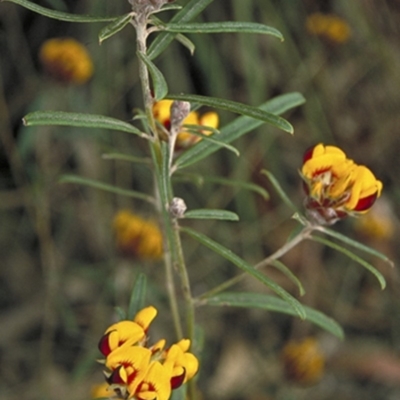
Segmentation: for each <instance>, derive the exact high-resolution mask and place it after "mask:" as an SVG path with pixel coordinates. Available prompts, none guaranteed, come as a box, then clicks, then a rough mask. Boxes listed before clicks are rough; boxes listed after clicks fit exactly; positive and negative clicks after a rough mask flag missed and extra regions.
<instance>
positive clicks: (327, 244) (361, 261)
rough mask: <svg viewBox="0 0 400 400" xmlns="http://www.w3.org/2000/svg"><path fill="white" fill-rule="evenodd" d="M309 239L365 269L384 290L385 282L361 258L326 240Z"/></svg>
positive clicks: (316, 237)
mask: <svg viewBox="0 0 400 400" xmlns="http://www.w3.org/2000/svg"><path fill="white" fill-rule="evenodd" d="M311 239H312V240H313V241H315V242H319V243H322V244H324V245H325V246H328V247H331V248H332V249H334V250H336V251H338V252H340V253H343V254H345V255H346V256H347V257H349V258H351V259H352V260H354V261H356V262H358V263H359V264H361V265H362V266H363V267H364V268H366V269H367V270H368V271H369V272H371V273H372V274H373V275H374V276H375V277H376V279H377V280H378V282H379V284H380V285H381V289H382V290H383V289H385V287H386V280H385V278H384V276H383V275H382V274H381V273H380V272H379V271H378V270H377V269H376V268H375V267H374V266H372V265H371V264H370V263H369V262H367V261H365V260H364V259H362V258H361V257H358V256H357V255H356V254H354V253H352V252H351V251H350V250H347V249H345V248H343V247H342V246H339V245H338V244H336V243H334V242H332V241H330V240H328V239H324V238H321V237H319V236H311Z"/></svg>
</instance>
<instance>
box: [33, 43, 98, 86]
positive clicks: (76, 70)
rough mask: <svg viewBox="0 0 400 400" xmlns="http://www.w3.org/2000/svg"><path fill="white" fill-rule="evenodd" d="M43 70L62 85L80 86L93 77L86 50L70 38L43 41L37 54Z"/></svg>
mask: <svg viewBox="0 0 400 400" xmlns="http://www.w3.org/2000/svg"><path fill="white" fill-rule="evenodd" d="M39 58H40V62H41V63H42V65H43V67H44V69H45V70H46V71H47V72H48V73H49V74H50V75H51V76H52V77H54V78H55V79H57V80H59V81H61V82H63V83H72V84H77V85H81V84H84V83H86V82H87V81H88V80H89V79H90V78H91V77H92V75H93V63H92V60H91V58H90V56H89V53H88V52H87V50H86V48H85V47H84V46H83V45H82V44H81V43H79V42H78V41H76V40H75V39H72V38H54V39H49V40H47V41H45V42H44V43H43V44H42V46H41V48H40V52H39Z"/></svg>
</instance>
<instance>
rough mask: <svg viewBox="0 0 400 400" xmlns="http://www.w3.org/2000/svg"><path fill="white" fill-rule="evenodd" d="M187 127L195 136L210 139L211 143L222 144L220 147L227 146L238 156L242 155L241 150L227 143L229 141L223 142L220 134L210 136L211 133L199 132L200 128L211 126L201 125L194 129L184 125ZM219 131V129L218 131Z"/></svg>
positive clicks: (226, 147)
mask: <svg viewBox="0 0 400 400" xmlns="http://www.w3.org/2000/svg"><path fill="white" fill-rule="evenodd" d="M184 126H185V127H186V129H185V130H186V131H187V132H189V133H190V134H192V135H195V136H199V137H201V138H202V139H203V140H208V141H210V142H211V143H214V144H216V145H218V146H220V147H223V148H225V149H227V150H229V151H231V152H232V153H234V154H235V155H236V156H238V157H239V156H240V153H239V150H238V149H237V148H236V147H233V146H232V145H230V144H227V143H224V142H221V141H220V140H218V136H214V135H213V136H209V135H205V134H204V133H201V132H199V129H201V130H207V128H209V127H205V128H200V127H199V126H196V128H197V129H192V128H187V127H188V125H184ZM191 126H193V127H194V126H195V125H191ZM209 129H210V130H213V131H216V130H215V129H212V128H209ZM217 132H218V131H217Z"/></svg>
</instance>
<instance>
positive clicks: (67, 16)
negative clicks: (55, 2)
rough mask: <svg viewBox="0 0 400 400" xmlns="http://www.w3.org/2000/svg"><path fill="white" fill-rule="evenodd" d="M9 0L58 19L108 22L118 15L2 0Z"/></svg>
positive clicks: (11, 0) (22, 1)
mask: <svg viewBox="0 0 400 400" xmlns="http://www.w3.org/2000/svg"><path fill="white" fill-rule="evenodd" d="M2 1H9V2H11V3H15V4H18V5H20V6H22V7H25V8H27V9H28V10H31V11H34V12H36V13H38V14H41V15H44V16H45V17H49V18H54V19H58V20H59V21H67V22H108V21H113V20H114V19H115V18H116V17H96V16H93V15H77V14H69V13H65V12H61V11H55V10H50V9H48V8H45V7H42V6H39V5H38V4H35V3H32V2H30V1H27V0H2Z"/></svg>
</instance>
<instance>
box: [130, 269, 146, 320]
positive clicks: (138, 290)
mask: <svg viewBox="0 0 400 400" xmlns="http://www.w3.org/2000/svg"><path fill="white" fill-rule="evenodd" d="M146 289H147V277H146V275H145V274H143V273H140V274H139V275H138V276H137V278H136V280H135V284H134V285H133V289H132V293H131V298H130V300H129V306H128V319H129V320H133V318H134V317H135V315H136V314H137V313H138V312H139V311H140V310H141V309H142V308H144V304H145V301H146Z"/></svg>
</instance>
